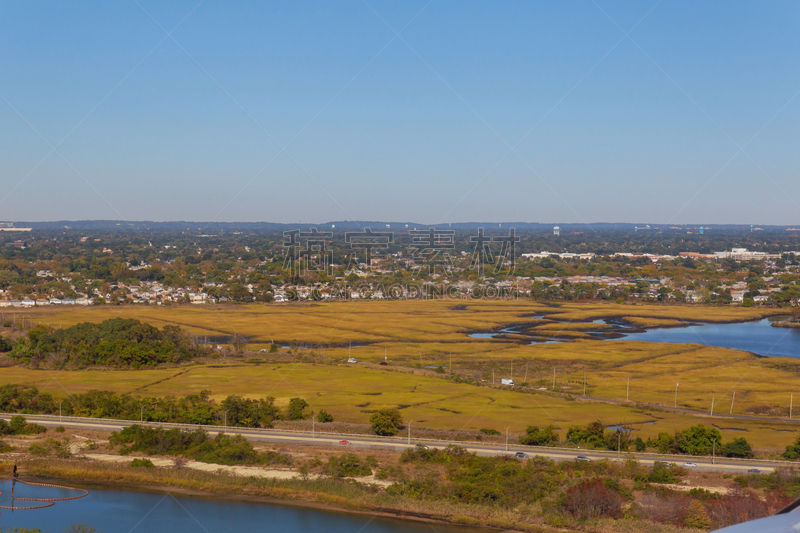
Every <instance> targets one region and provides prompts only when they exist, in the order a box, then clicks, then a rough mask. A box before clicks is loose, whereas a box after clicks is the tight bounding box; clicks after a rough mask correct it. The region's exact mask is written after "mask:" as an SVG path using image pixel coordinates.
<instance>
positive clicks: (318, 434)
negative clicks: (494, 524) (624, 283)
mask: <svg viewBox="0 0 800 533" xmlns="http://www.w3.org/2000/svg"><path fill="white" fill-rule="evenodd" d="M19 415H21V416H25V417H28V418H39V419H41V418H45V419H50V420H54V421H58V422H59V423H60V422H62V421H64V420H66V421H75V422H89V423H114V424H121V425H125V426H130V425H133V424H138V425H140V426H149V427H164V428H170V429H172V428H186V429H204V430H220V431H223V432H231V431H235V432H237V433H240V434H244V433H256V434H259V433H260V434H263V435H265V436H266V435H269V434H272V435H276V436H280V434H282V433H284V434H287V433H288V434H290V435H297V436H306V437H309V438H312V439H319V438H323V437H335V438H339V437H347V438H352V439H358V438H360V439H368V440H371V441H373V442H374V441H375V440H377V439H378V438H380V439H381V441H383V442H382V444H384V445H385V444H387V442H386V440H389V441H392V444H395V443H396V444H406V445H408V444H409V443H410V441H413V443H414V444H417V443H423V442H424V443H428V444H433V445H438V446H446V445H451V444H452V445H456V446H458V445H471V446H472V447H486V448H497V449H498V451H501V452H503V451H508V452H517V451H523V452H529V453H532V454H536V452H537V451H540V450H541V451H550V452H566V453H571V454H589V455H600V456H603V457H607V458H609V459H614V458H620V457H622V456H625V457H630V456H633V457H634V458H643V459H649V458H657V459H675V460H677V461H682V462H691V460H692V459H696V460H701V461H708V460H709V459H711V457H709V456H707V455H675V454H660V453H642V452H631V451H624V452H617V451H614V450H593V449H589V448H586V449H583V448H562V447H557V446H530V445H525V444H510V443H509V444H508V445H507V446H506V445H505V444H502V443H493V442H481V441H460V440H445V439H433V438H425V437H419V438H417V437H412V438H410V439H409V438H408V437H404V436H389V437H377V436H374V435H364V434H363V433H330V432H325V431H314V432H311V431H304V430H298V429H276V428H247V427H241V426H213V425H203V424H185V423H181V422H155V421H147V420H145V421H139V420H125V419H117V418H93V417H87V416H61V415H44V414H42V415H39V414H27V415H26V414H21V413H0V418H11V417H13V416H19ZM720 460H721V461H723V462H725V463H727V462H733V463H737V462H741V463H763V464H769V465H797V464H798V463H797V462H796V461H787V460H784V461H781V460H775V459H741V458H738V457H721V456H716V457H715V464H721V463H718V462H716V461H720ZM673 462H674V461H673Z"/></svg>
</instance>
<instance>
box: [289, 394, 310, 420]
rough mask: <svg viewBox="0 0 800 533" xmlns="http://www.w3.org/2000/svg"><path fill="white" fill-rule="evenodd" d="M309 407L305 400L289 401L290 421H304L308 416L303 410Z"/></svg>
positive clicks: (294, 399)
mask: <svg viewBox="0 0 800 533" xmlns="http://www.w3.org/2000/svg"><path fill="white" fill-rule="evenodd" d="M306 407H308V402H307V401H305V400H304V399H303V398H292V399H291V400H289V420H303V419H305V418H306V415H305V414H303V410H305V408H306Z"/></svg>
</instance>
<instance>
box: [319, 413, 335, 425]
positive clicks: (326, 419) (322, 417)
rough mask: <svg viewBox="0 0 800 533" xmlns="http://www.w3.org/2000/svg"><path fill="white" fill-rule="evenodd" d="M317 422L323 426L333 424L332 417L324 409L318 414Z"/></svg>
mask: <svg viewBox="0 0 800 533" xmlns="http://www.w3.org/2000/svg"><path fill="white" fill-rule="evenodd" d="M317 422H321V423H323V424H325V423H328V422H333V415H332V414H330V413H329V412H328V411H326V410H325V409H322V410H321V411H320V412H319V414H317Z"/></svg>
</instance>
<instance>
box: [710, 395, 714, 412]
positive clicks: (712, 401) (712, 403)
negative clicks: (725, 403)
mask: <svg viewBox="0 0 800 533" xmlns="http://www.w3.org/2000/svg"><path fill="white" fill-rule="evenodd" d="M710 416H714V395H713V394H712V395H711V415H710Z"/></svg>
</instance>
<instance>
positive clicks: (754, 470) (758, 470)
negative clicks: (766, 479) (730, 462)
mask: <svg viewBox="0 0 800 533" xmlns="http://www.w3.org/2000/svg"><path fill="white" fill-rule="evenodd" d="M747 473H748V474H763V473H764V471H763V470H761V469H758V468H751V469H750V470H748V471H747Z"/></svg>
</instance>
